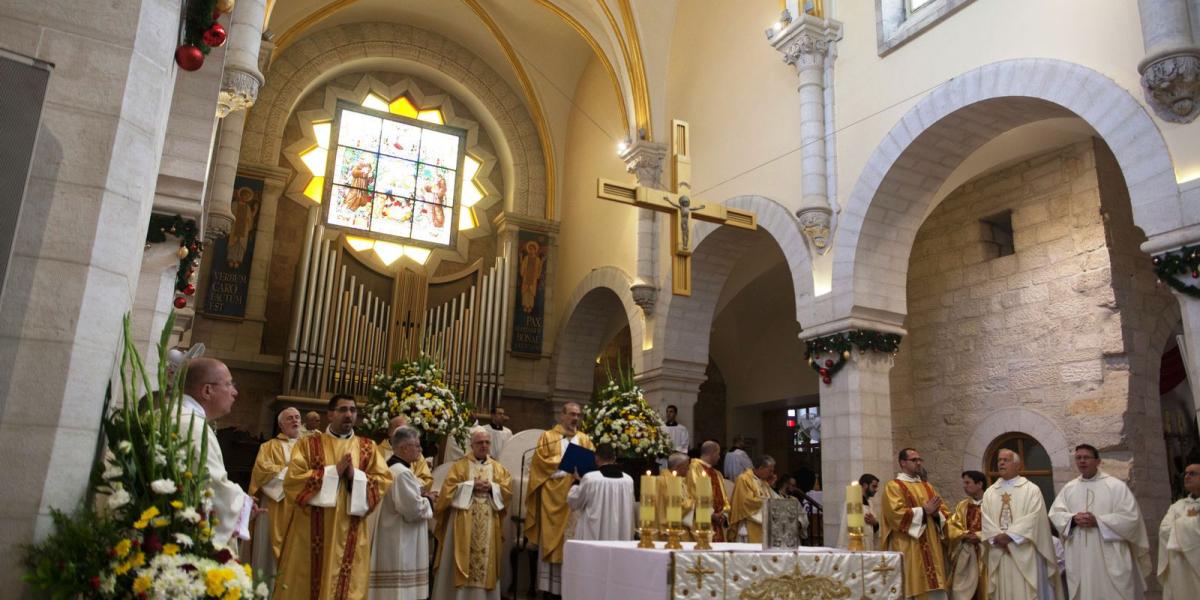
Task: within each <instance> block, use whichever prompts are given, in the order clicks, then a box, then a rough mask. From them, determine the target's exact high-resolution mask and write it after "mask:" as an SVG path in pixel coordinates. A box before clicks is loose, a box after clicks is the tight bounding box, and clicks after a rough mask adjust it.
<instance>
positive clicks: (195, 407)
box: [183, 394, 208, 421]
mask: <svg viewBox="0 0 1200 600" xmlns="http://www.w3.org/2000/svg"><path fill="white" fill-rule="evenodd" d="M183 405H184V406H186V407H188V408H189V409H191V411H192V412H194V413H196V414H198V415H200V418H201V419H204V420H205V421H207V420H208V413H206V412H204V407H203V406H200V403H199V402H197V401H196V399H195V398H193V397H191V396H189V395H187V394H184V395H183Z"/></svg>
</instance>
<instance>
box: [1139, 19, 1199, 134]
mask: <svg viewBox="0 0 1200 600" xmlns="http://www.w3.org/2000/svg"><path fill="white" fill-rule="evenodd" d="M1196 4H1197V3H1196V2H1194V1H1193V2H1192V5H1193V10H1195V6H1196ZM1138 13H1139V16H1141V21H1142V41H1143V44H1144V45H1145V48H1146V57H1145V58H1143V59H1142V61H1141V62H1140V63H1138V73H1139V74H1141V76H1142V91H1143V92H1144V93H1145V95H1146V101H1147V102H1149V103H1150V106H1151V107H1152V108H1153V109H1154V112H1155V113H1156V114H1157V115H1158V116H1159V118H1161V119H1163V120H1164V121H1171V122H1173V123H1191V122H1192V121H1193V120H1195V118H1196V115H1197V114H1200V46H1198V44H1197V43H1196V40H1195V39H1194V38H1193V33H1194V32H1193V31H1192V26H1191V19H1190V17H1189V15H1188V0H1138Z"/></svg>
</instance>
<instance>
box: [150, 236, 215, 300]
mask: <svg viewBox="0 0 1200 600" xmlns="http://www.w3.org/2000/svg"><path fill="white" fill-rule="evenodd" d="M168 233H169V234H171V235H173V236H175V237H177V238H179V250H178V252H177V254H176V255H177V256H178V257H179V270H178V271H176V273H175V292H176V293H177V294H179V295H177V296H176V297H175V308H183V307H185V306H187V299H188V297H189V296H192V295H193V294H195V293H196V285H195V284H193V283H192V275H193V274H194V273H195V272H196V264H197V261H199V260H200V252H201V251H202V250H203V249H204V242H203V241H201V240H200V228H199V227H197V226H196V222H195V221H193V220H191V219H185V218H183V217H181V216H179V215H160V214H151V215H150V226H149V227H148V228H147V229H146V247H147V248H149V247H150V244H161V243H162V242H165V241H167V234H168Z"/></svg>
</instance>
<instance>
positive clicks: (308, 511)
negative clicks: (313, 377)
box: [272, 394, 392, 600]
mask: <svg viewBox="0 0 1200 600" xmlns="http://www.w3.org/2000/svg"><path fill="white" fill-rule="evenodd" d="M328 415H329V427H328V428H327V429H326V430H325V431H323V432H319V433H315V434H312V435H307V436H304V437H303V438H301V439H300V441H299V442H297V444H296V447H295V449H293V451H292V462H291V463H290V464H289V465H288V471H287V476H286V477H285V478H284V481H283V490H284V493H285V494H286V495H287V499H288V501H290V502H291V503H292V504H293V505H294V509H293V512H292V520H291V524H290V525H289V526H288V531H287V536H286V538H285V539H284V542H283V551H282V555H281V557H280V561H279V577H278V579H276V580H275V591H274V593H273V594H272V597H274V598H287V599H288V600H360V599H363V598H366V597H367V575H368V571H369V570H370V566H371V530H370V529H368V528H367V527H366V519H365V517H366V515H367V513H369V512H371V511H373V510H374V509H375V507H376V506H377V505H378V504H379V500H380V498H382V497H383V494H384V493H386V492H387V490H388V487H389V486H391V485H392V473H391V471H389V470H388V468H387V465H386V464H384V461H383V459H382V458H381V457H380V456H379V451H378V450H377V449H376V447H375V442H373V441H371V440H369V439H367V438H364V437H359V436H357V435H354V422H355V420H356V419H357V418H358V405H357V404H356V403H355V401H354V398H353V397H352V396H346V395H342V394H338V395H335V396H333V398H331V399H330V400H329V412H328Z"/></svg>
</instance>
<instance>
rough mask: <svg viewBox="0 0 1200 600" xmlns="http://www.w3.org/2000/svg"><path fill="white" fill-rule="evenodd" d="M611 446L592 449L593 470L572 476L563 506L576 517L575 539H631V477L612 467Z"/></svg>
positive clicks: (613, 460) (615, 466)
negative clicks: (568, 508)
mask: <svg viewBox="0 0 1200 600" xmlns="http://www.w3.org/2000/svg"><path fill="white" fill-rule="evenodd" d="M616 462H617V455H616V452H615V451H614V450H613V447H612V445H611V444H600V445H599V446H597V447H596V466H597V467H598V468H597V469H596V470H595V471H592V472H590V473H588V474H587V475H584V476H583V477H579V476H578V475H576V476H575V485H574V486H572V487H571V491H569V492H567V506H568V507H570V509H571V513H572V514H574V515H576V520H575V534H574V535H572V536H571V537H572V538H573V539H577V540H607V541H627V540H632V539H633V517H634V514H633V478H632V477H630V476H629V475H626V474H625V473H624V472H622V471H621V468H620V467H618V466H617V465H616Z"/></svg>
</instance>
